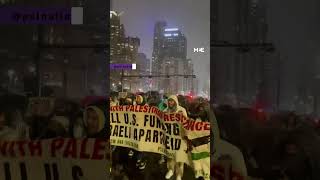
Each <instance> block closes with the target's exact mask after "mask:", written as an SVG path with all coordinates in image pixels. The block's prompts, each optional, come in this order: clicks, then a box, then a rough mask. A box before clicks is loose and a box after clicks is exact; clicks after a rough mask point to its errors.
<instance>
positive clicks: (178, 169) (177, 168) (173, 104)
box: [162, 95, 188, 180]
mask: <svg viewBox="0 0 320 180" xmlns="http://www.w3.org/2000/svg"><path fill="white" fill-rule="evenodd" d="M163 112H165V113H182V114H183V115H184V116H185V117H188V115H187V111H186V109H185V108H183V107H181V106H180V105H179V101H178V98H177V96H175V95H172V96H170V97H169V98H168V107H167V108H166V109H164V111H163ZM181 148H182V149H185V151H184V152H185V153H177V154H176V158H175V159H168V161H167V168H168V172H167V173H166V176H165V178H166V179H170V178H171V177H172V176H173V175H174V172H175V173H176V179H177V180H182V177H183V172H184V162H179V159H188V154H187V152H186V151H187V144H186V142H185V141H182V144H181ZM162 158H163V157H162Z"/></svg>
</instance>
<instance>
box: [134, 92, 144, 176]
mask: <svg viewBox="0 0 320 180" xmlns="http://www.w3.org/2000/svg"><path fill="white" fill-rule="evenodd" d="M135 104H136V105H141V106H145V105H147V103H146V98H143V96H142V95H137V96H136V99H135ZM136 155H137V163H136V166H137V167H138V168H139V169H140V170H143V169H145V167H146V165H147V162H146V160H145V158H144V153H143V152H136Z"/></svg>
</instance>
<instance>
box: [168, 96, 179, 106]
mask: <svg viewBox="0 0 320 180" xmlns="http://www.w3.org/2000/svg"><path fill="white" fill-rule="evenodd" d="M169 99H172V100H174V102H175V103H176V104H177V106H179V100H178V97H177V96H176V95H171V96H169V98H168V100H169Z"/></svg>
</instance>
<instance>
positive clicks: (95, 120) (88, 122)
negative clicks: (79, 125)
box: [84, 106, 108, 138]
mask: <svg viewBox="0 0 320 180" xmlns="http://www.w3.org/2000/svg"><path fill="white" fill-rule="evenodd" d="M84 127H85V130H86V136H87V137H88V138H107V133H108V130H107V128H106V118H105V114H104V112H103V111H102V110H101V109H100V108H98V107H96V106H88V107H87V108H86V109H85V112H84Z"/></svg>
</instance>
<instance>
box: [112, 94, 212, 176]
mask: <svg viewBox="0 0 320 180" xmlns="http://www.w3.org/2000/svg"><path fill="white" fill-rule="evenodd" d="M117 105H148V106H155V107H157V108H159V109H160V110H162V111H163V112H170V113H172V112H181V113H183V114H184V115H185V116H187V117H190V118H193V119H198V120H202V121H209V117H208V115H209V112H208V111H209V110H210V105H209V101H208V100H207V99H204V98H202V97H195V98H193V97H191V96H183V95H169V94H164V95H160V94H159V93H157V92H148V93H136V94H133V93H127V94H126V95H124V96H122V97H121V96H119V94H118V93H116V92H114V93H111V96H110V106H117ZM184 142H185V143H184V145H185V147H183V146H182V148H185V149H186V150H190V149H191V148H192V144H191V142H190V141H189V140H188V139H186V141H184ZM185 158H187V157H185ZM130 160H133V162H135V163H132V164H135V166H136V168H133V169H134V170H133V171H131V170H132V164H130ZM112 164H113V166H114V167H121V168H120V169H121V170H122V173H123V174H122V175H123V176H124V177H122V178H124V179H126V178H128V177H131V178H130V179H135V177H136V178H137V179H141V177H139V178H138V177H137V176H136V175H135V174H136V172H137V171H144V170H145V169H146V167H147V166H154V167H157V168H156V171H158V172H155V173H152V172H150V171H152V170H151V169H152V168H147V170H145V171H144V172H146V171H148V174H149V175H147V176H143V179H149V178H150V176H152V175H150V174H153V175H154V174H156V175H154V176H153V179H154V178H156V179H164V178H165V179H171V178H173V177H175V178H176V179H177V180H181V179H182V178H183V177H184V168H185V164H184V163H181V162H175V161H174V160H172V159H167V158H166V157H165V156H163V155H156V154H152V153H145V152H137V151H135V150H133V149H129V148H122V147H115V150H114V153H113V163H112ZM163 166H166V167H167V168H164V169H166V172H165V173H164V176H162V175H161V173H160V171H161V170H159V167H163ZM120 179H121V178H120ZM189 179H202V177H197V178H195V175H191V177H189Z"/></svg>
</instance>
